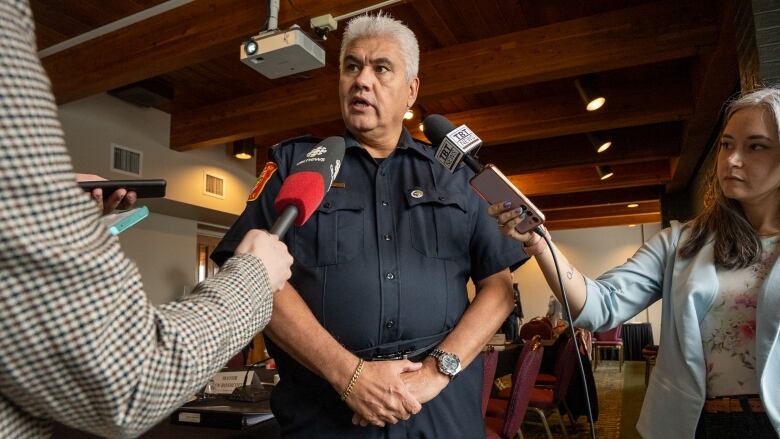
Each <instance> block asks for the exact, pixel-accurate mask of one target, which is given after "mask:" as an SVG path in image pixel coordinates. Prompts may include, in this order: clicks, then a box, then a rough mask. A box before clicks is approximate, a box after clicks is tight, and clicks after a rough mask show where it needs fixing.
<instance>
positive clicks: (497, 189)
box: [423, 114, 596, 439]
mask: <svg viewBox="0 0 780 439" xmlns="http://www.w3.org/2000/svg"><path fill="white" fill-rule="evenodd" d="M423 133H425V137H427V138H428V140H430V141H431V143H432V144H433V145H434V146H438V149H437V150H436V160H437V161H438V162H439V163H441V164H442V165H443V166H444V167H445V168H447V169H448V170H449V171H450V172H454V171H455V169H456V168H457V167H458V165H459V164H460V163H461V162H463V164H465V165H466V166H468V167H469V168H471V170H473V171H474V173H475V174H476V175H475V176H474V177H472V178H471V181H470V184H471V187H472V188H473V189H474V191H476V192H477V194H479V196H481V197H482V198H483V199H484V200H486V201H487V202H488V203H490V204H496V203H498V202H501V201H509V202H511V204H512V207H513V208H518V207H519V208H521V209H523V212H524V214H523V221H522V222H521V223H520V224H518V225H517V226H515V229H516V230H517V231H518V232H520V233H526V232H530V231H533V232H534V233H536V234H537V235H539V236H541V237H542V238H543V239H544V240H545V242H546V243H547V246H548V247H549V248H550V254H552V257H553V261H554V262H555V271H556V273H557V275H558V282H559V286H560V289H561V296H562V298H563V305H564V307H565V308H566V317H567V319H568V323H569V329H570V331H571V335H572V337H573V339H574V348H575V350H576V352H577V353H578V355H577V365H578V366H579V371H580V378H581V379H582V385H583V388H584V391H585V401H586V406H587V409H588V413H587V414H588V422H589V424H590V432H591V436H592V437H593V438H594V439H595V437H596V430H595V427H594V423H593V410H592V408H591V406H590V398H589V396H588V386H587V384H586V381H585V369H584V367H583V365H582V358H581V357H580V355H579V344H578V342H577V335H576V333H575V332H574V322H573V321H572V317H571V310H570V309H569V300H568V298H567V295H566V290H565V289H564V286H563V280H562V279H561V270H560V268H559V266H558V258H557V257H556V255H555V251H554V250H553V247H552V244H551V243H550V240H549V238H548V237H547V235H546V233H545V232H544V230H543V229H542V227H541V224H542V223H543V222H544V219H545V218H544V215H543V214H542V212H540V211H539V209H537V208H536V206H534V205H533V203H531V200H529V199H528V198H526V197H525V195H523V194H522V192H520V190H519V189H517V187H516V186H515V185H514V184H512V182H511V181H509V179H508V178H507V177H506V176H505V175H504V174H503V173H502V172H501V171H500V170H499V169H498V168H497V167H495V166H493V165H492V164H488V165H485V166H483V165H482V164H481V163H480V162H479V161H478V160H477V159H476V158H475V157H473V154H472V153H476V152H477V150H478V149H479V147H480V146H482V140H480V138H479V137H477V135H476V134H474V133H473V132H472V131H471V130H470V129H469V128H468V127H467V126H466V125H461V126H459V127H457V128H455V126H454V125H453V124H452V122H450V121H449V120H447V118H446V117H444V116H442V115H439V114H432V115H430V116H428V117H426V118H425V120H423Z"/></svg>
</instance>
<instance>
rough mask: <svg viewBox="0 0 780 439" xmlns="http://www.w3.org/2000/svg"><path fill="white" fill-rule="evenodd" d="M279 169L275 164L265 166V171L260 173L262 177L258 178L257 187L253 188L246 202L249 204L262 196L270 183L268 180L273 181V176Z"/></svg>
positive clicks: (270, 163) (269, 163)
mask: <svg viewBox="0 0 780 439" xmlns="http://www.w3.org/2000/svg"><path fill="white" fill-rule="evenodd" d="M277 169H279V167H278V166H277V165H276V163H274V162H268V163H266V164H265V167H264V168H263V171H262V172H260V176H259V177H257V182H255V187H253V188H252V192H250V193H249V198H248V199H247V200H246V202H247V203H249V202H252V201H255V200H256V199H257V197H259V196H260V194H261V193H262V192H263V188H265V185H266V183H268V180H270V179H271V176H272V175H274V172H276V170H277Z"/></svg>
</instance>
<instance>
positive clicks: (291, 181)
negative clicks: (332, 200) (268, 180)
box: [274, 171, 325, 226]
mask: <svg viewBox="0 0 780 439" xmlns="http://www.w3.org/2000/svg"><path fill="white" fill-rule="evenodd" d="M323 198H325V182H324V181H323V180H322V175H321V174H320V173H319V172H313V171H303V172H296V173H293V174H290V176H289V177H287V178H286V179H285V180H284V183H282V187H281V188H280V189H279V194H278V195H277V196H276V199H275V200H274V208H275V209H276V213H278V214H281V213H282V211H283V210H284V208H285V207H287V206H289V205H293V206H295V207H297V208H298V216H297V217H296V218H295V225H296V226H301V225H303V224H304V223H305V222H306V221H307V220H308V219H309V217H310V216H311V215H312V214H313V213H314V211H315V210H317V208H318V207H320V203H322V199H323Z"/></svg>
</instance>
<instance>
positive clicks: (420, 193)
mask: <svg viewBox="0 0 780 439" xmlns="http://www.w3.org/2000/svg"><path fill="white" fill-rule="evenodd" d="M409 195H411V196H412V198H422V196H423V195H425V194H423V191H421V190H419V189H415V190H413V191H412V192H411V194H409Z"/></svg>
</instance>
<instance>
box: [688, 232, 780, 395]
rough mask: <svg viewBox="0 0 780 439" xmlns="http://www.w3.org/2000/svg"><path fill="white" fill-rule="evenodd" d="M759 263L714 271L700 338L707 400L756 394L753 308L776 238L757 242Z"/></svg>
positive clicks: (778, 250) (778, 245)
mask: <svg viewBox="0 0 780 439" xmlns="http://www.w3.org/2000/svg"><path fill="white" fill-rule="evenodd" d="M761 244H762V245H763V252H762V254H761V260H760V261H759V262H757V263H756V264H753V265H751V266H750V267H747V268H743V269H739V270H726V269H718V283H719V288H718V297H717V298H716V299H715V302H714V303H713V305H712V307H711V308H710V310H709V312H708V313H707V315H706V316H705V317H704V320H702V322H701V325H700V327H701V335H702V342H703V344H704V359H705V362H706V364H707V397H708V398H714V397H719V396H730V395H750V394H757V393H759V389H758V380H757V377H756V307H757V305H758V295H759V293H760V292H761V289H762V287H763V285H764V280H765V279H766V278H767V276H768V275H769V271H770V270H771V269H772V266H774V264H775V261H776V260H777V257H778V254H780V235H776V236H773V237H769V238H764V239H762V240H761Z"/></svg>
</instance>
